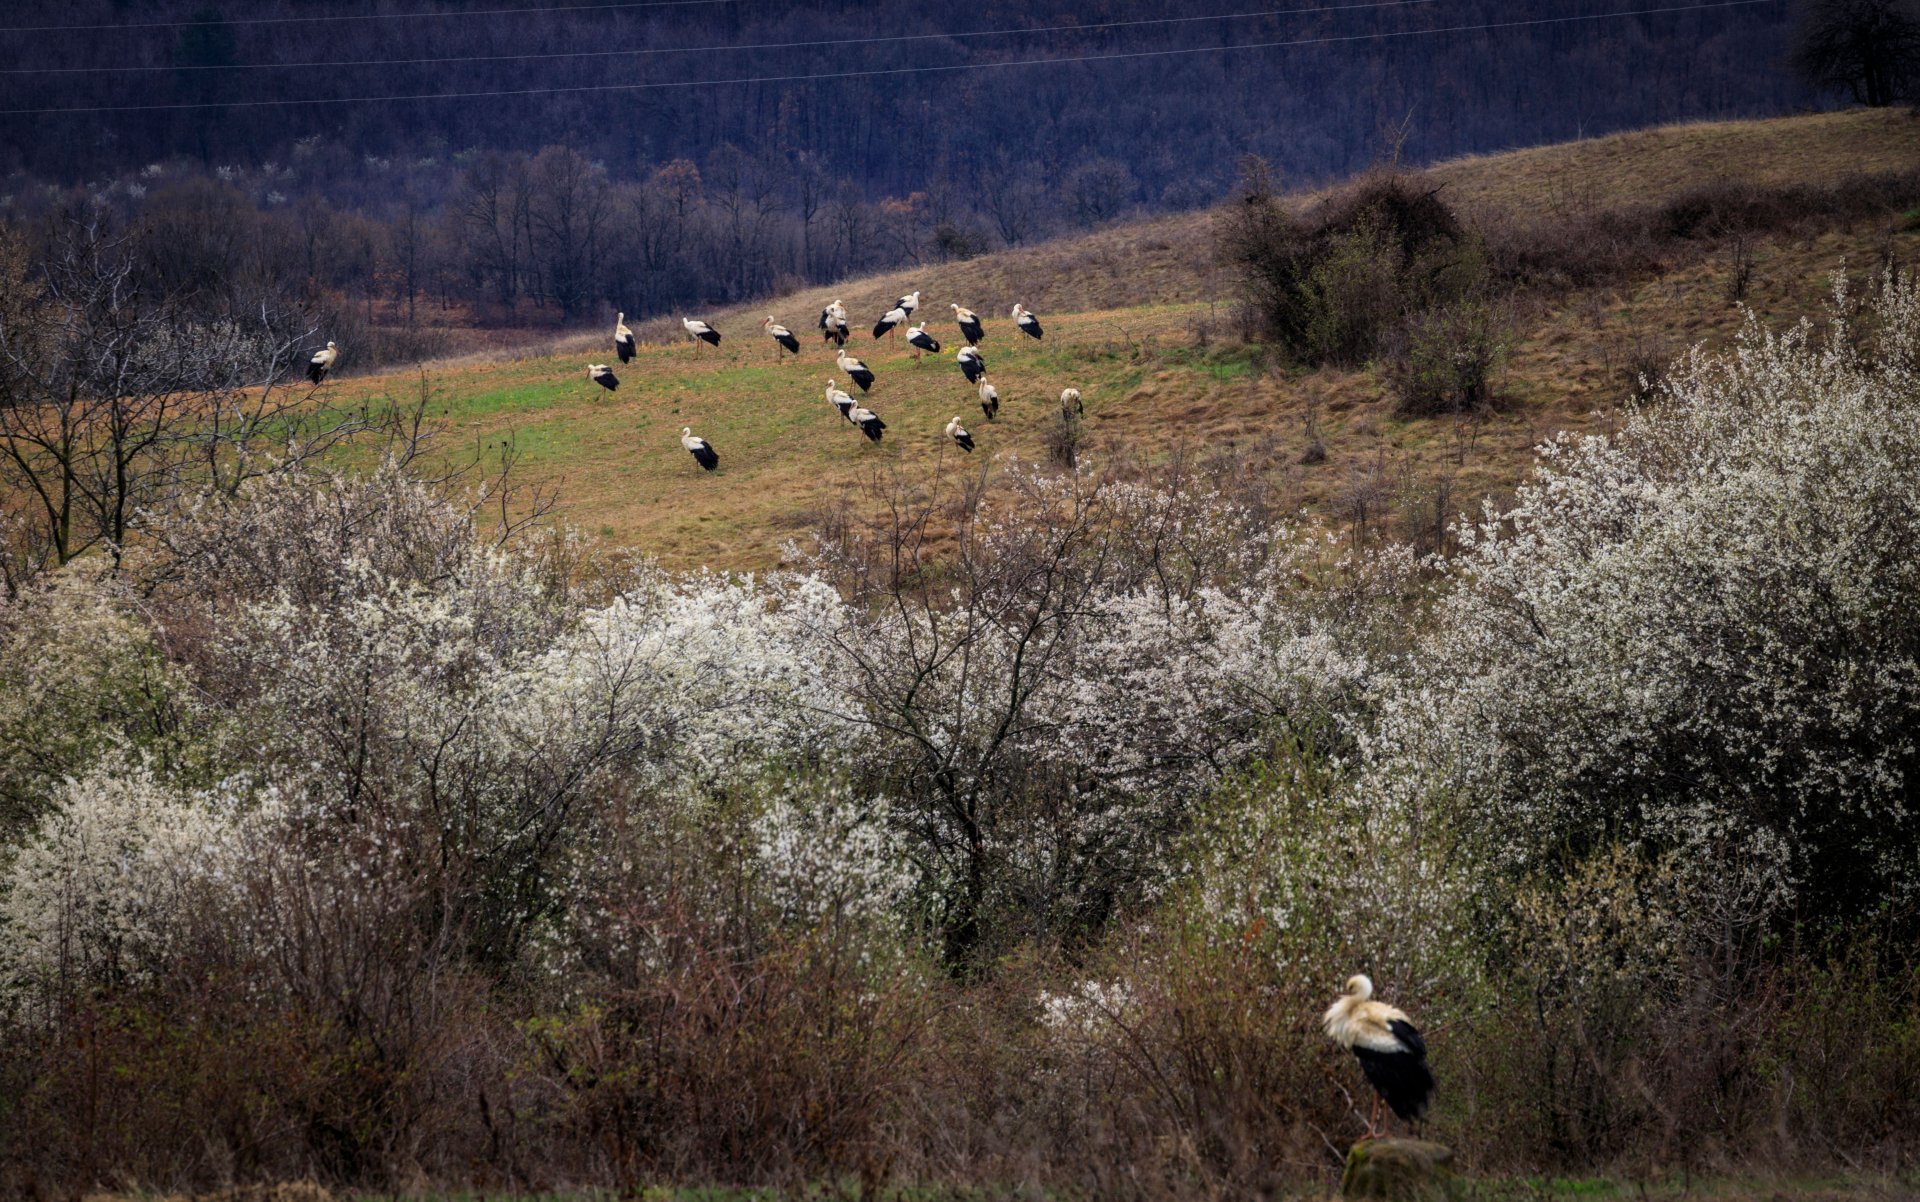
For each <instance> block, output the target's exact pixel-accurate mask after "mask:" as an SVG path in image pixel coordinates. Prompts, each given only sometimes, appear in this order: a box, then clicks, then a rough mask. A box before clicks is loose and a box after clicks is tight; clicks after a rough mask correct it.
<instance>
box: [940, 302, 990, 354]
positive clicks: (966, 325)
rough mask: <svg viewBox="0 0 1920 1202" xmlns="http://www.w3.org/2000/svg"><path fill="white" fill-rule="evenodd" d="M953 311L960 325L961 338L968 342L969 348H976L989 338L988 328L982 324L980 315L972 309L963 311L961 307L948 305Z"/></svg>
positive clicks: (955, 319)
mask: <svg viewBox="0 0 1920 1202" xmlns="http://www.w3.org/2000/svg"><path fill="white" fill-rule="evenodd" d="M947 308H949V309H952V310H953V320H954V321H956V322H958V323H959V325H960V336H961V337H962V338H965V339H966V340H967V345H968V346H976V345H978V344H979V342H980V340H981V339H982V338H985V337H986V336H987V328H986V327H985V326H983V325H981V324H980V315H979V314H978V313H975V312H974V311H973V310H972V309H962V308H961V307H960V306H959V305H948V306H947Z"/></svg>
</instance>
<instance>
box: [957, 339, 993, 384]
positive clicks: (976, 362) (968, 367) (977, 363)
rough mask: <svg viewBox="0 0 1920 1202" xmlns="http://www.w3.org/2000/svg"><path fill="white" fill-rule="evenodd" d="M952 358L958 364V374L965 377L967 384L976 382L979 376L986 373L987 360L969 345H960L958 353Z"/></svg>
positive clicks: (978, 380)
mask: <svg viewBox="0 0 1920 1202" xmlns="http://www.w3.org/2000/svg"><path fill="white" fill-rule="evenodd" d="M953 358H954V362H956V363H958V364H959V365H960V374H961V375H963V376H965V377H966V378H967V383H969V384H978V383H979V382H980V377H982V376H984V375H986V374H987V361H986V360H985V359H983V358H981V356H980V352H979V351H977V350H974V349H973V348H972V347H970V346H963V347H961V348H960V353H959V354H957V355H955V356H954V357H953Z"/></svg>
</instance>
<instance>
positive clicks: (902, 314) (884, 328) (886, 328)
mask: <svg viewBox="0 0 1920 1202" xmlns="http://www.w3.org/2000/svg"><path fill="white" fill-rule="evenodd" d="M906 319H907V311H906V310H905V309H902V308H901V307H899V306H898V305H895V306H894V307H893V308H891V309H888V310H887V314H886V316H885V317H882V318H881V319H880V320H879V321H876V322H874V323H873V336H874V337H875V338H880V337H883V336H885V335H887V334H891V333H893V327H895V326H897V325H899V324H900V323H901V322H903V321H905V320H906Z"/></svg>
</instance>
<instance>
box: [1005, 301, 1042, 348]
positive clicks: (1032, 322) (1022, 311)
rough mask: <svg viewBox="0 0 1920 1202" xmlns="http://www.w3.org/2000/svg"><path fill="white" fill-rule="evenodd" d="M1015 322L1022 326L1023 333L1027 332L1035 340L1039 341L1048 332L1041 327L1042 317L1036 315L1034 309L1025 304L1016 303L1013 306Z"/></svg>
mask: <svg viewBox="0 0 1920 1202" xmlns="http://www.w3.org/2000/svg"><path fill="white" fill-rule="evenodd" d="M1013 324H1014V325H1016V326H1018V327H1019V328H1020V332H1021V333H1022V334H1025V335H1026V336H1027V337H1029V338H1032V339H1034V340H1035V341H1038V340H1039V338H1040V336H1041V335H1042V334H1044V333H1045V332H1046V331H1044V330H1042V329H1041V328H1040V319H1039V318H1038V317H1035V316H1034V315H1033V311H1032V310H1030V309H1028V308H1027V307H1026V306H1025V305H1015V306H1014V307H1013Z"/></svg>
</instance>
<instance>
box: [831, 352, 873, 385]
mask: <svg viewBox="0 0 1920 1202" xmlns="http://www.w3.org/2000/svg"><path fill="white" fill-rule="evenodd" d="M833 361H834V362H835V363H837V364H839V365H840V370H841V371H843V372H846V373H847V378H848V379H850V380H852V381H853V382H854V383H855V384H858V385H859V386H860V391H861V392H866V391H868V390H869V389H871V388H872V387H873V371H872V369H871V368H869V367H868V366H867V365H866V364H864V363H862V362H860V360H858V359H856V358H854V357H853V356H852V355H849V354H847V352H846V349H845V348H844V347H843V348H841V349H840V351H838V352H837V353H836V354H835V355H834V357H833Z"/></svg>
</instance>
